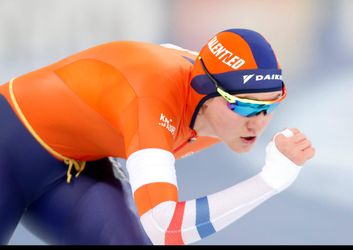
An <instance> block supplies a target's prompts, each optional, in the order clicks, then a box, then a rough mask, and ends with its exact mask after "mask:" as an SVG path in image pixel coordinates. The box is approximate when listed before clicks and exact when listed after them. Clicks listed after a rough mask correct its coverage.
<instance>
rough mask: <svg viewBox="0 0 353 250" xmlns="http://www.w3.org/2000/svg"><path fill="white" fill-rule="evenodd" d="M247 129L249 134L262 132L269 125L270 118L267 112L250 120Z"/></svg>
mask: <svg viewBox="0 0 353 250" xmlns="http://www.w3.org/2000/svg"><path fill="white" fill-rule="evenodd" d="M248 119H249V120H248V121H247V124H246V125H247V126H246V127H247V129H248V130H249V132H252V133H255V134H257V133H258V132H260V131H261V130H262V129H263V128H264V127H265V126H266V124H267V120H268V117H267V115H265V112H261V113H259V114H258V115H255V116H252V117H249V118H248Z"/></svg>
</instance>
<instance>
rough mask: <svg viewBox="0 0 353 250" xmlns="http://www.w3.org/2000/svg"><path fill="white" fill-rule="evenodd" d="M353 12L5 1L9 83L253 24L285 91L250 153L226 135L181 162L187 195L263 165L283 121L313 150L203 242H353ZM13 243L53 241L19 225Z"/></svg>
mask: <svg viewBox="0 0 353 250" xmlns="http://www.w3.org/2000/svg"><path fill="white" fill-rule="evenodd" d="M352 12H353V1H351V0H296V1H293V0H247V1H242V0H168V1H166V0H149V1H146V0H60V1H56V0H31V1H27V0H0V38H1V39H0V83H5V82H7V81H8V80H9V79H10V78H11V77H13V76H19V75H21V74H25V73H27V72H29V71H32V70H35V69H37V68H40V67H43V66H45V65H47V64H50V63H53V62H56V61H58V60H60V59H62V58H64V57H66V56H69V55H71V54H73V53H76V52H79V51H81V50H84V49H86V48H89V47H92V46H95V45H98V44H101V43H105V42H110V41H115V40H138V41H147V42H152V43H173V44H176V45H179V46H181V47H184V48H187V49H190V50H199V49H200V48H201V47H202V46H203V44H204V43H205V42H207V40H208V39H209V38H211V37H212V36H213V35H214V34H216V33H218V32H219V31H222V30H224V29H228V28H248V29H254V30H256V31H258V32H260V33H261V34H262V35H263V36H265V37H266V39H267V40H268V41H270V43H271V44H272V47H273V48H274V50H275V51H276V53H277V56H278V59H279V61H280V64H281V66H282V68H283V71H284V79H285V82H286V84H287V88H288V93H289V95H288V98H287V100H286V101H285V103H284V104H283V105H281V106H280V107H279V108H278V111H277V113H276V115H275V117H274V119H273V121H272V123H271V124H270V125H269V127H268V129H267V130H266V131H265V133H264V134H263V136H262V138H260V140H259V141H258V143H257V145H256V146H255V148H254V150H253V151H252V152H250V153H247V154H234V153H232V152H231V151H230V150H229V149H228V148H227V147H226V146H225V145H223V144H220V145H217V146H215V147H213V148H210V149H207V150H205V151H203V152H200V153H199V154H195V155H193V156H191V157H189V158H186V159H183V160H180V161H179V162H177V174H178V182H179V188H180V198H181V199H191V198H195V197H196V196H200V195H207V194H210V193H214V192H217V191H220V190H222V189H224V188H226V187H229V186H231V185H234V184H235V183H238V182H240V181H242V180H245V179H247V178H249V177H251V176H253V175H255V174H257V173H258V172H259V171H260V170H261V168H262V166H263V164H264V157H265V150H264V148H265V146H266V144H267V143H268V141H269V140H271V138H272V136H273V135H274V133H276V132H278V131H279V130H282V129H284V128H286V127H297V128H299V129H301V130H302V131H303V132H304V133H305V134H306V135H307V136H308V137H309V138H310V139H311V140H312V142H313V144H314V146H315V147H316V150H317V153H316V157H315V158H314V159H312V160H311V161H310V162H308V163H307V164H306V166H305V168H304V169H303V170H302V172H301V174H300V176H299V178H298V179H297V180H296V182H295V183H294V184H293V185H292V186H291V187H290V188H289V189H287V190H285V191H284V192H283V193H281V194H279V195H277V196H275V197H273V198H271V199H270V200H268V201H266V202H265V203H264V204H262V205H260V206H259V207H257V208H256V209H255V210H253V211H252V212H250V213H248V214H247V215H245V216H244V217H242V218H240V219H239V220H238V221H236V222H235V223H233V224H232V225H231V226H229V227H228V228H226V229H224V230H223V231H221V232H219V233H217V234H215V235H212V236H210V237H208V238H206V239H204V240H202V241H200V242H197V243H195V244H196V245H202V244H232V245H257V244H271V245H278V244H282V245H283V244H286V245H292V244H309V245H312V244H315V245H321V244H326V245H327V244H328V245H331V244H334V245H343V244H353V195H352V190H353V111H352V110H351V109H350V108H351V107H352V106H353V105H352V104H353V100H352V95H353V84H352V79H353V28H352V23H353V15H352ZM0 226H1V222H0ZM10 244H11V245H23V244H27V245H30V244H45V242H42V241H41V240H40V239H38V238H36V237H35V236H34V235H33V234H31V233H30V232H29V231H27V230H26V229H25V228H24V227H23V226H22V225H19V226H18V227H17V229H16V231H15V233H14V235H13V237H12V239H11V241H10Z"/></svg>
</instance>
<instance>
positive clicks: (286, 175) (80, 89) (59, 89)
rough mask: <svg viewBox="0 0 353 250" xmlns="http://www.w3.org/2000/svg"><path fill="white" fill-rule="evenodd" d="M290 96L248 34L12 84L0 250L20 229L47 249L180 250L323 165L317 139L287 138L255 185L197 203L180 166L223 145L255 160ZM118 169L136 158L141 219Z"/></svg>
mask: <svg viewBox="0 0 353 250" xmlns="http://www.w3.org/2000/svg"><path fill="white" fill-rule="evenodd" d="M286 94H287V91H286V86H285V84H284V82H283V80H282V70H281V68H280V65H279V63H278V61H277V58H276V56H275V53H274V51H273V49H272V47H271V46H270V44H269V43H268V42H267V41H266V40H265V38H264V37H263V36H261V35H260V34H259V33H257V32H255V31H252V30H246V29H229V30H225V31H222V32H219V33H218V34H216V35H215V36H214V37H212V38H211V39H210V40H209V41H208V42H207V43H206V44H205V45H204V47H203V48H202V49H201V50H200V52H199V53H195V52H191V51H188V50H184V49H181V48H179V47H177V46H172V45H156V44H150V43H142V42H133V41H117V42H111V43H106V44H102V45H99V46H96V47H93V48H90V49H87V50H85V51H82V52H79V53H77V54H74V55H72V56H69V57H67V58H65V59H62V60H60V61H58V62H56V63H53V64H51V65H48V66H46V67H44V68H41V69H38V70H35V71H33V72H30V73H27V74H24V75H22V76H19V77H16V78H13V79H11V80H9V81H8V82H7V83H5V84H2V85H0V124H1V126H0V244H8V242H9V239H10V238H11V235H12V234H13V231H14V230H15V228H16V226H17V224H18V223H19V221H20V220H21V219H22V220H23V222H24V224H25V225H26V226H27V227H28V228H29V229H30V230H31V231H32V232H33V233H35V234H36V235H37V236H39V237H40V238H42V239H43V240H44V241H45V242H47V243H48V244H139V245H142V244H151V243H152V244H158V245H161V244H171V245H179V244H190V243H193V242H197V241H198V240H201V239H203V238H205V237H207V236H209V235H211V234H213V233H216V232H218V231H220V230H221V229H223V228H225V227H226V226H227V225H230V224H231V223H233V222H235V221H236V220H237V219H238V218H240V217H241V216H243V215H245V214H246V213H248V212H249V211H251V210H252V209H254V208H255V207H257V206H258V205H260V204H261V203H263V202H264V201H266V200H268V199H269V198H270V197H273V196H274V195H276V194H278V193H279V192H281V191H283V190H284V189H286V188H287V187H289V186H290V185H291V184H292V183H293V181H294V180H295V179H296V178H297V176H298V174H299V172H300V170H301V168H302V166H303V165H304V164H305V162H306V161H307V160H309V159H311V158H312V157H313V156H314V154H315V149H314V148H313V146H312V145H311V142H310V140H309V139H308V138H307V137H306V136H305V135H304V134H303V133H302V132H301V131H300V130H299V129H296V128H288V129H285V130H284V131H281V132H279V133H277V134H275V135H274V137H273V139H272V140H271V141H270V142H269V143H268V145H267V147H266V158H265V163H264V165H263V167H262V168H261V171H260V172H259V173H258V174H256V175H255V176H253V177H251V178H249V179H247V180H245V181H243V182H240V183H235V184H234V185H233V186H231V187H229V188H226V189H225V190H222V191H219V192H216V193H213V194H209V195H207V196H204V197H195V199H191V200H186V201H183V200H179V198H178V185H177V178H176V172H175V161H176V160H177V159H180V158H182V157H186V156H188V155H191V154H192V153H196V152H198V151H200V150H202V149H205V148H207V147H210V146H212V145H214V144H216V143H220V142H223V143H225V144H226V145H228V146H229V148H230V149H231V150H232V151H234V152H236V153H244V152H248V151H250V150H251V148H252V147H253V146H254V144H255V142H256V140H257V138H258V137H259V136H260V135H261V134H262V132H263V131H264V129H265V128H266V126H267V125H268V124H269V122H270V120H271V118H272V116H273V112H272V111H273V110H275V108H276V107H277V106H278V105H279V104H280V103H281V102H282V101H283V100H284V99H285V98H286ZM220 157H221V156H220ZM109 158H110V159H113V158H121V159H125V160H126V169H127V172H128V176H129V182H130V186H131V190H132V194H133V200H134V202H135V203H134V204H135V206H136V208H137V212H136V213H135V212H134V210H133V209H132V208H131V206H130V205H129V202H128V200H129V198H130V197H129V194H128V192H127V191H126V189H125V188H124V185H122V183H121V181H120V180H119V179H117V178H115V177H114V173H113V167H112V164H111V162H110V161H109V160H108V159H109ZM73 175H75V176H76V177H77V178H72V177H73ZM200 175H201V174H200Z"/></svg>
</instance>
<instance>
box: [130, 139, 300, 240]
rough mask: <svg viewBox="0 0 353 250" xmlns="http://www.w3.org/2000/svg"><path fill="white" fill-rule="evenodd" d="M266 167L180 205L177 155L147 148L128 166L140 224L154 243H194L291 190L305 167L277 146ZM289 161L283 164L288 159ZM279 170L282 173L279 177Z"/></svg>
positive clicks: (270, 152) (272, 146)
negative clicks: (232, 183)
mask: <svg viewBox="0 0 353 250" xmlns="http://www.w3.org/2000/svg"><path fill="white" fill-rule="evenodd" d="M267 153H268V154H267V157H266V164H265V166H264V168H263V170H262V171H261V172H260V173H259V174H257V175H255V176H254V177H252V178H250V179H248V180H245V181H243V182H241V183H239V184H236V185H234V186H232V187H230V188H227V189H225V190H223V191H220V192H217V193H214V194H211V195H208V196H205V197H201V198H198V199H193V200H188V201H178V199H177V197H175V196H173V192H172V191H171V190H172V189H173V188H174V189H175V192H177V183H176V175H175V167H174V161H175V159H174V156H173V155H172V154H171V153H170V152H168V151H165V150H161V149H143V150H140V151H137V152H135V153H134V154H132V155H131V156H130V157H129V158H128V161H127V170H128V172H129V176H130V182H131V186H132V190H133V192H134V198H135V202H136V204H137V208H138V210H139V214H140V219H141V223H142V225H143V227H144V229H145V231H146V233H147V235H148V236H149V237H150V239H151V241H152V242H153V243H154V244H159V245H161V244H173V245H176V244H189V243H193V242H195V241H198V240H200V239H202V238H205V237H207V236H209V235H211V234H213V233H215V232H217V231H219V230H221V229H222V228H224V227H226V226H227V225H229V224H231V223H233V222H234V221H236V220H237V219H238V218H240V217H241V216H243V215H244V214H246V213H248V212H249V211H251V210H252V209H253V208H255V207H257V206H258V205H260V204H261V203H262V202H264V201H265V200H267V199H269V198H270V197H272V196H273V195H275V194H276V193H278V192H280V191H282V190H283V189H284V188H286V187H288V186H289V185H290V183H292V182H293V180H294V179H295V178H296V176H297V175H298V173H299V171H300V167H298V166H294V165H293V163H292V162H291V161H290V160H288V159H287V158H286V157H284V156H283V155H282V154H281V153H280V152H279V151H278V150H277V149H276V146H275V144H274V143H272V144H271V143H269V145H268V147H267ZM283 157H284V159H283ZM279 169H280V171H279V172H277V171H278V170H279Z"/></svg>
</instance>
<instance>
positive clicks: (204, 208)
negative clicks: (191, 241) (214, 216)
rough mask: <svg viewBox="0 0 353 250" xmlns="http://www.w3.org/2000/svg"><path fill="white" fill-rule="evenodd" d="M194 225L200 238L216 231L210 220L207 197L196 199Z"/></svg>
mask: <svg viewBox="0 0 353 250" xmlns="http://www.w3.org/2000/svg"><path fill="white" fill-rule="evenodd" d="M196 227H197V231H198V233H199V235H200V237H201V238H202V239H203V238H205V237H207V236H209V235H211V234H213V233H215V232H216V230H215V229H214V227H213V225H212V223H211V222H210V209H209V206H208V199H207V197H203V198H199V199H197V200H196Z"/></svg>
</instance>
